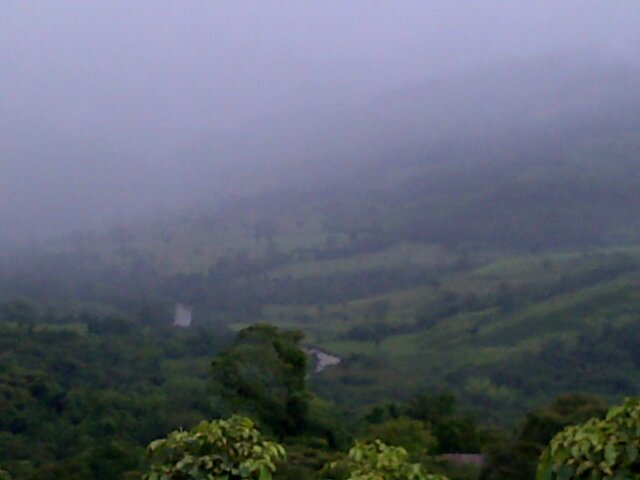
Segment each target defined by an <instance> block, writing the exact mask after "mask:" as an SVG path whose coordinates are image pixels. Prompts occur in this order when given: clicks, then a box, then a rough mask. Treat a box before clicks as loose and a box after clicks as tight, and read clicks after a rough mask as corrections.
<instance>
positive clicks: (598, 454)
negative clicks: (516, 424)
mask: <svg viewBox="0 0 640 480" xmlns="http://www.w3.org/2000/svg"><path fill="white" fill-rule="evenodd" d="M639 452H640V398H629V399H627V400H626V401H625V402H624V404H622V405H620V406H616V407H613V408H612V409H611V410H609V412H608V413H607V416H606V418H605V419H597V418H594V419H591V420H589V421H587V422H585V423H584V424H581V425H573V426H570V427H567V428H566V429H564V430H563V431H562V432H560V433H558V434H557V435H556V436H555V437H554V438H553V439H552V440H551V443H550V444H549V447H548V448H547V449H546V450H545V451H544V454H543V455H542V458H541V460H540V466H539V468H538V473H537V476H536V479H537V480H547V479H548V480H556V479H581V478H585V479H586V478H588V479H630V478H638V477H639V476H640V453H639Z"/></svg>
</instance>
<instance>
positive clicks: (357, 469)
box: [330, 440, 446, 480]
mask: <svg viewBox="0 0 640 480" xmlns="http://www.w3.org/2000/svg"><path fill="white" fill-rule="evenodd" d="M330 468H336V469H338V468H343V469H346V470H347V471H348V472H349V477H348V480H446V477H444V476H441V475H436V474H428V473H426V472H425V469H424V467H423V466H422V465H420V464H418V463H410V462H409V453H408V452H407V451H406V450H405V449H404V448H402V447H396V446H391V445H386V444H385V443H383V442H382V441H380V440H374V441H372V442H356V444H355V446H353V447H352V448H351V450H349V454H348V456H347V458H346V459H345V460H343V461H342V462H337V463H334V464H332V465H330Z"/></svg>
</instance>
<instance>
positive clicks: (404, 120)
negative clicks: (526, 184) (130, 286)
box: [0, 0, 640, 242]
mask: <svg viewBox="0 0 640 480" xmlns="http://www.w3.org/2000/svg"><path fill="white" fill-rule="evenodd" d="M638 25H640V5H638V3H637V2H636V1H634V0H629V1H623V0H618V1H616V2H604V1H591V0H581V1H580V2H576V1H558V0H545V1H536V2H524V1H522V2H520V1H483V2H481V1H477V2H476V1H474V2H464V3H463V2H452V1H410V0H406V1H402V2H391V1H386V2H383V1H375V0H369V1H359V0H353V1H349V2H343V1H321V2H303V1H284V0H273V1H272V0H269V1H267V0H265V1H260V2H235V1H226V2H223V1H217V2H205V1H189V2H169V1H157V0H148V1H136V2H130V1H109V2H103V1H86V0H82V1H69V0H66V1H60V2H9V1H5V2H3V4H2V10H1V12H0V65H2V67H1V68H0V224H1V225H2V228H1V229H0V242H16V241H26V240H34V239H43V238H47V237H50V236H55V235H59V234H62V233H65V232H69V231H71V230H75V229H88V228H96V227H106V226H108V225H111V224H113V223H115V222H122V221H127V220H134V219H137V218H141V217H144V216H147V215H157V214H158V212H162V213H163V214H165V213H166V212H172V211H180V210H181V209H184V208H187V207H189V206H192V205H203V204H204V205H207V206H209V207H210V208H214V207H215V206H216V205H218V204H219V203H220V202H224V201H226V200H228V199H230V198H237V197H241V196H243V195H247V194H251V193H255V192H260V191H264V190H269V189H273V188H290V189H298V188H314V187H315V186H317V185H318V184H320V183H322V182H330V181H332V180H336V179H340V178H341V177H344V176H345V175H348V173H349V172H358V171H362V169H363V168H368V167H369V166H370V165H373V164H374V163H375V162H384V161H395V160H398V159H399V157H402V156H403V155H407V156H412V155H417V156H420V155H422V152H423V150H424V151H426V149H428V148H429V147H430V146H432V145H435V144H438V143H439V142H443V141H456V140H462V141H467V142H471V143H472V142H473V141H475V140H477V139H478V138H480V137H482V136H483V135H485V134H495V133H496V132H502V133H505V134H508V133H509V131H510V129H511V128H513V127H514V125H515V124H517V125H515V126H518V127H519V128H522V129H525V128H535V127H539V126H541V125H542V124H549V122H566V121H567V118H570V117H572V116H575V117H579V116H580V115H584V114H585V112H592V111H596V110H598V109H599V108H601V107H602V105H603V102H602V101H603V99H604V100H606V101H607V104H610V103H611V102H610V100H611V99H612V98H614V97H615V98H617V99H618V100H620V101H621V102H624V96H625V94H626V93H628V92H629V91H630V90H633V85H634V83H633V80H634V79H637V78H638V77H637V68H638V59H639V58H640V34H639V33H638ZM532 105H537V106H539V107H540V109H539V111H536V109H535V108H532ZM549 105H553V108H551V110H553V111H552V112H551V113H550V112H549V110H550V108H549ZM525 113H526V115H525ZM515 119H518V121H517V122H514V120H515Z"/></svg>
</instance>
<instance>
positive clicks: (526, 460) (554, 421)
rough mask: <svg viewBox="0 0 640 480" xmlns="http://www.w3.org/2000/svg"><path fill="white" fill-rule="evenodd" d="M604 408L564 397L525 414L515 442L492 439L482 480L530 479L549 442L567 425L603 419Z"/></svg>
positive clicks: (586, 398)
mask: <svg viewBox="0 0 640 480" xmlns="http://www.w3.org/2000/svg"><path fill="white" fill-rule="evenodd" d="M605 412H606V405H605V404H604V403H603V402H602V401H601V400H600V399H598V398H595V397H591V396H588V395H577V394H565V395H560V396H558V397H557V398H556V399H555V400H554V401H553V402H551V403H550V404H548V405H545V406H543V407H541V408H536V409H535V410H533V411H531V412H529V413H527V415H526V417H525V420H524V422H523V424H522V427H521V429H520V431H519V432H518V435H517V436H516V438H499V439H496V440H495V441H494V442H492V443H493V445H491V448H489V452H488V456H487V457H488V462H487V465H486V466H485V468H484V469H483V471H482V479H483V480H507V479H512V478H518V477H522V478H533V477H534V476H535V472H536V468H537V465H538V460H539V458H540V455H541V454H542V452H543V450H544V448H545V447H546V445H547V444H548V443H549V441H550V440H551V439H552V438H553V436H554V435H556V434H557V433H558V432H560V431H561V430H562V429H563V428H564V427H566V426H568V425H574V424H576V423H581V422H585V421H587V420H588V419H590V418H593V417H600V416H603V415H604V414H605Z"/></svg>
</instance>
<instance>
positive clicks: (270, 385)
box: [212, 324, 310, 435]
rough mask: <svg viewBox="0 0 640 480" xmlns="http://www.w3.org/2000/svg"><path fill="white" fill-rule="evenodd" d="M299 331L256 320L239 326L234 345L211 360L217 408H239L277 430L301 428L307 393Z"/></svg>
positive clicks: (280, 432) (305, 420)
mask: <svg viewBox="0 0 640 480" xmlns="http://www.w3.org/2000/svg"><path fill="white" fill-rule="evenodd" d="M301 339H302V334H301V333H300V332H297V331H280V330H278V329H277V328H276V327H273V326H271V325H266V324H257V325H253V326H251V327H248V328H245V329H244V330H242V331H240V333H239V334H238V337H237V339H236V342H235V343H234V345H233V346H232V347H231V348H229V349H227V350H225V351H224V352H222V353H221V354H220V355H218V357H217V358H216V359H215V360H214V361H213V364H212V375H213V380H214V388H215V389H216V390H217V394H218V396H219V399H220V400H221V401H222V407H223V408H224V409H225V410H226V411H229V412H242V413H245V414H248V415H250V416H253V417H254V418H256V419H257V420H259V421H260V422H262V423H264V424H265V425H267V426H269V427H270V428H271V430H272V431H273V432H274V433H276V434H278V435H285V434H295V433H300V432H301V431H303V430H304V429H305V427H306V426H307V424H308V421H309V418H308V410H309V398H310V394H309V392H308V390H307V386H306V382H305V377H306V374H307V358H306V355H305V353H304V352H303V351H302V349H301V348H300V346H299V342H300V340H301Z"/></svg>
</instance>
